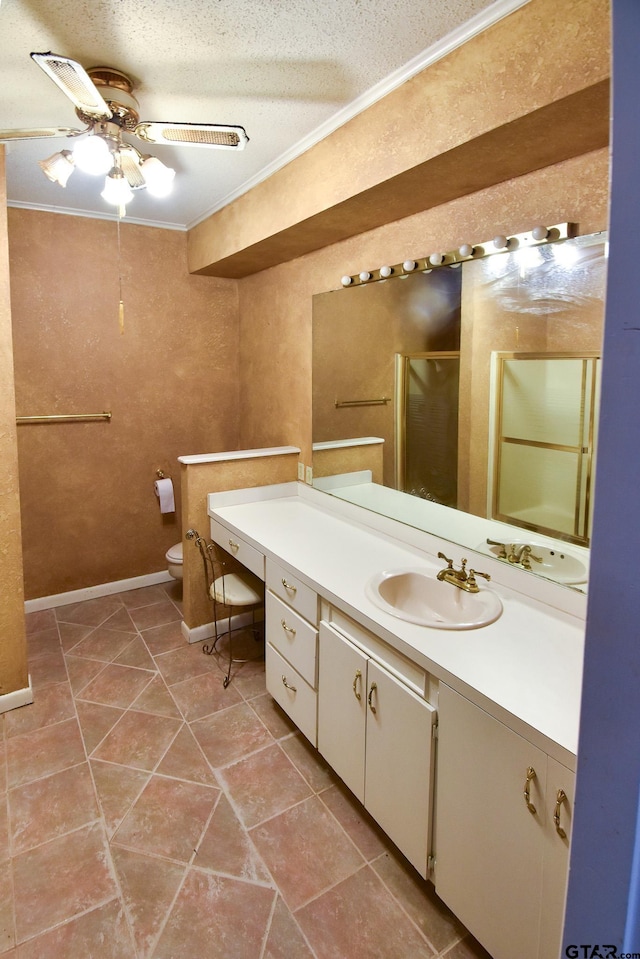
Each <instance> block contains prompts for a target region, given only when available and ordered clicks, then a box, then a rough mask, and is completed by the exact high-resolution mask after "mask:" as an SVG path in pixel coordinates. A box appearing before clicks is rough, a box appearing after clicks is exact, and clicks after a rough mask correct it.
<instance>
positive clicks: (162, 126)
mask: <svg viewBox="0 0 640 959" xmlns="http://www.w3.org/2000/svg"><path fill="white" fill-rule="evenodd" d="M132 132H133V133H135V135H136V136H137V137H140V139H141V140H144V141H145V143H172V144H178V145H182V146H191V147H214V148H217V149H220V150H244V148H245V145H246V144H247V143H248V142H249V137H248V136H247V134H246V132H245V130H244V127H237V126H229V125H227V124H220V123H218V124H215V123H161V122H157V123H148V122H143V123H138V125H137V126H136V127H135V129H134V130H133V131H132Z"/></svg>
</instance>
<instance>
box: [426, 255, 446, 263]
mask: <svg viewBox="0 0 640 959" xmlns="http://www.w3.org/2000/svg"><path fill="white" fill-rule="evenodd" d="M443 261H444V253H432V254H431V256H430V257H429V263H430V264H431V266H440V264H441V263H442V262H443Z"/></svg>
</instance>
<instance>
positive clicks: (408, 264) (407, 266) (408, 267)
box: [402, 260, 418, 273]
mask: <svg viewBox="0 0 640 959" xmlns="http://www.w3.org/2000/svg"><path fill="white" fill-rule="evenodd" d="M417 265H418V264H417V263H416V261H415V260H405V261H404V263H403V264H402V269H403V270H404V272H405V273H411V271H412V270H415V268H416V267H417Z"/></svg>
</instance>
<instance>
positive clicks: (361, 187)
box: [188, 0, 610, 276]
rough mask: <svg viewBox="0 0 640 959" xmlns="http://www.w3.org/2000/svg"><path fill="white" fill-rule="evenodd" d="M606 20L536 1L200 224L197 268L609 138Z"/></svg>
mask: <svg viewBox="0 0 640 959" xmlns="http://www.w3.org/2000/svg"><path fill="white" fill-rule="evenodd" d="M609 29H610V27H609V5H608V3H607V2H606V0H605V2H602V0H563V2H562V3H557V0H530V2H529V3H527V4H525V5H524V6H523V7H521V8H520V9H519V10H517V11H515V12H514V13H512V14H511V15H509V16H508V17H505V18H504V19H502V20H500V21H499V22H498V23H496V24H494V25H493V26H492V27H490V28H489V29H487V30H486V31H484V32H483V33H482V34H480V35H478V36H476V37H474V38H472V39H471V40H470V41H468V42H467V43H465V44H464V45H463V46H461V47H459V48H457V49H456V50H454V51H453V52H452V53H450V54H449V55H448V56H446V57H443V58H442V59H441V60H439V61H437V62H436V63H435V64H433V65H432V66H430V67H428V68H427V69H426V70H424V71H422V72H421V73H419V74H418V75H416V76H415V77H413V78H411V79H410V80H409V81H407V82H406V83H404V84H402V85H401V86H400V87H399V88H398V89H396V90H394V91H392V92H391V93H390V94H388V95H387V96H385V97H384V98H382V99H381V100H379V101H378V102H377V103H375V104H373V105H372V106H371V107H369V108H368V109H367V110H365V111H364V112H362V113H360V114H359V115H357V116H356V117H354V118H353V119H352V120H350V121H349V122H348V123H346V124H344V125H343V126H342V127H340V128H339V129H338V130H336V131H335V132H334V133H332V134H331V135H330V136H328V137H326V138H325V139H324V140H322V141H321V142H320V143H318V144H316V145H315V146H314V147H312V148H311V149H310V150H308V151H307V152H306V153H304V154H303V155H302V156H300V157H298V158H297V159H295V160H294V161H292V162H291V163H289V164H287V165H286V166H285V167H284V168H282V169H281V170H279V171H278V172H277V173H276V174H275V175H273V176H271V177H269V178H268V179H267V180H266V181H264V182H263V183H260V184H258V186H256V187H254V188H253V189H252V190H251V191H249V192H248V193H246V194H244V195H243V196H241V197H239V198H238V199H237V200H235V201H234V202H232V203H230V204H229V205H228V206H227V207H225V208H224V209H223V210H221V211H219V212H218V213H215V214H214V215H213V216H211V217H209V218H208V219H207V220H204V221H203V222H202V223H200V224H199V225H198V226H197V227H195V228H194V229H193V230H191V231H190V233H189V237H188V242H189V263H190V269H192V270H194V271H197V270H204V271H208V272H212V273H215V272H216V271H218V275H227V276H244V275H246V273H247V272H250V271H251V270H259V269H262V268H263V267H265V266H271V265H273V264H276V263H280V262H283V261H285V260H289V259H290V258H291V257H292V256H297V255H300V253H301V252H306V251H310V250H315V249H319V248H321V247H323V246H324V245H325V244H326V243H330V242H335V241H337V240H338V239H341V238H343V237H347V236H349V235H355V234H359V233H361V232H362V231H363V230H367V229H370V228H371V227H375V226H377V225H379V224H381V223H389V222H391V221H395V220H396V219H398V218H400V217H405V216H407V215H409V214H413V213H415V212H417V211H419V210H425V209H429V208H432V207H435V206H438V205H440V204H442V203H444V202H447V201H449V200H451V199H452V198H454V197H460V196H463V195H467V194H472V193H473V192H475V191H477V190H480V189H483V188H485V187H487V186H489V185H490V184H495V183H498V182H500V181H502V180H505V179H507V178H509V177H513V176H516V175H520V174H523V173H525V172H529V171H531V170H535V169H540V168H542V167H545V166H547V165H549V164H551V163H554V162H557V161H560V160H564V159H566V158H568V157H570V156H576V155H579V154H583V153H585V152H587V151H588V150H593V149H596V148H597V147H601V146H604V144H605V143H606V137H607V131H608V124H607V105H608V93H607V78H608V77H609V72H610V63H609ZM585 91H590V92H589V93H585ZM563 104H564V105H563ZM596 131H597V132H598V136H597V137H596V138H595V139H594V134H595V133H596ZM225 271H226V272H225Z"/></svg>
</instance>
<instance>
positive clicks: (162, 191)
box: [140, 156, 176, 197]
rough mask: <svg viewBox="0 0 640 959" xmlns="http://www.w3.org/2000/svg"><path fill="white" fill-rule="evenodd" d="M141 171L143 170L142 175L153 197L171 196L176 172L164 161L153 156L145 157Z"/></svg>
mask: <svg viewBox="0 0 640 959" xmlns="http://www.w3.org/2000/svg"><path fill="white" fill-rule="evenodd" d="M140 169H141V170H142V175H143V177H144V180H145V183H146V184H147V190H148V192H149V193H150V194H151V196H156V197H163V196H169V194H170V193H171V190H172V189H173V178H174V177H175V175H176V171H175V170H173V169H172V168H171V167H169V166H165V165H164V163H163V162H162V160H159V159H158V158H157V157H153V156H148V157H145V159H144V161H143V163H142V166H141V167H140Z"/></svg>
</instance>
